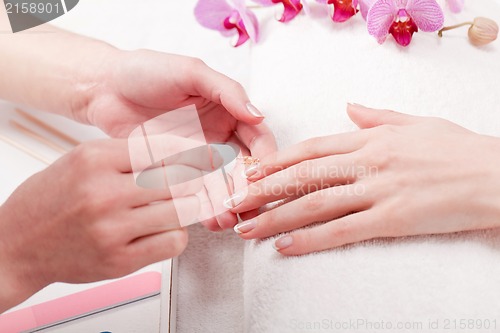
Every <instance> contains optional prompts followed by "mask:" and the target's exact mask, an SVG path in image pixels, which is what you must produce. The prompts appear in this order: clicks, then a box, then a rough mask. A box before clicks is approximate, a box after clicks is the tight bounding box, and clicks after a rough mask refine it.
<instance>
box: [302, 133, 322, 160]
mask: <svg viewBox="0 0 500 333" xmlns="http://www.w3.org/2000/svg"><path fill="white" fill-rule="evenodd" d="M322 145H324V141H323V139H322V138H321V137H315V138H310V139H307V140H306V141H304V142H303V143H302V145H301V147H300V150H302V153H303V154H306V155H308V156H316V155H318V153H319V150H320V148H319V147H321V146H322Z"/></svg>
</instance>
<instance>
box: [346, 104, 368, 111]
mask: <svg viewBox="0 0 500 333" xmlns="http://www.w3.org/2000/svg"><path fill="white" fill-rule="evenodd" d="M347 105H348V106H349V107H350V108H353V109H356V110H359V109H366V108H367V107H366V106H364V105H361V104H358V103H347Z"/></svg>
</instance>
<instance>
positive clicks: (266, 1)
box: [253, 0, 304, 23]
mask: <svg viewBox="0 0 500 333" xmlns="http://www.w3.org/2000/svg"><path fill="white" fill-rule="evenodd" d="M253 2H255V3H258V4H260V5H262V6H274V5H276V4H279V3H282V4H283V7H284V11H283V15H281V18H280V19H279V21H280V22H284V23H285V22H289V21H291V20H293V19H294V18H295V16H297V15H298V14H299V13H300V12H301V10H302V9H303V8H304V4H303V3H302V2H301V0H253Z"/></svg>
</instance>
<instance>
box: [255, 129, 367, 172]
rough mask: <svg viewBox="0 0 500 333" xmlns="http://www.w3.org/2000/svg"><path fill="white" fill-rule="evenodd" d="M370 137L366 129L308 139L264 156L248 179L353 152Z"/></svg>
mask: <svg viewBox="0 0 500 333" xmlns="http://www.w3.org/2000/svg"><path fill="white" fill-rule="evenodd" d="M368 139H369V137H368V133H366V132H364V131H357V132H350V133H342V134H335V135H330V136H325V137H319V138H312V139H308V140H306V141H303V142H301V143H299V144H297V145H294V146H291V147H288V148H285V149H283V150H281V151H279V152H276V153H273V154H270V155H268V156H265V157H264V158H262V159H261V160H260V165H259V167H258V169H257V170H256V171H255V173H254V174H253V175H251V176H249V177H248V179H249V180H250V181H256V180H258V179H261V178H262V177H265V176H269V175H271V174H273V173H275V172H278V171H280V170H283V169H286V168H288V167H290V166H292V165H295V164H297V163H299V162H302V161H306V160H311V159H316V158H321V157H325V156H330V155H340V154H348V153H352V152H354V151H356V150H359V149H360V148H362V147H363V146H364V145H365V144H366V142H367V141H368Z"/></svg>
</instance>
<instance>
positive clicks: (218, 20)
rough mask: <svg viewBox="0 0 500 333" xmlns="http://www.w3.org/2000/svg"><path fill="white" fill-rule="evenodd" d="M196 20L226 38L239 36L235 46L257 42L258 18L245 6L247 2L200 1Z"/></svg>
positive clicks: (197, 6) (238, 0) (240, 0)
mask: <svg viewBox="0 0 500 333" xmlns="http://www.w3.org/2000/svg"><path fill="white" fill-rule="evenodd" d="M194 15H195V17H196V20H197V21H198V22H199V23H200V24H201V25H202V26H204V27H205V28H208V29H212V30H217V31H220V33H221V34H222V35H224V36H232V35H236V34H237V35H238V38H237V40H236V42H235V43H234V46H235V47H237V46H240V45H242V44H243V43H245V42H246V41H248V40H249V39H250V40H252V41H254V42H257V40H258V35H259V24H258V22H257V17H256V16H255V14H254V13H252V12H251V11H250V10H249V9H247V8H246V6H245V0H232V5H230V4H229V3H228V2H227V1H226V0H199V1H198V3H197V4H196V7H195V9H194Z"/></svg>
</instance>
